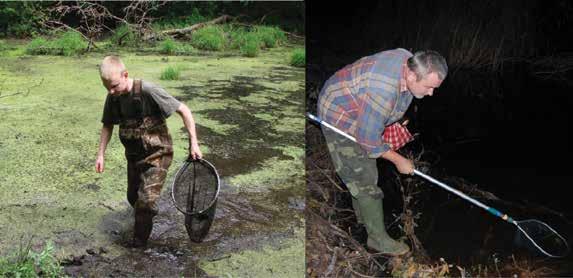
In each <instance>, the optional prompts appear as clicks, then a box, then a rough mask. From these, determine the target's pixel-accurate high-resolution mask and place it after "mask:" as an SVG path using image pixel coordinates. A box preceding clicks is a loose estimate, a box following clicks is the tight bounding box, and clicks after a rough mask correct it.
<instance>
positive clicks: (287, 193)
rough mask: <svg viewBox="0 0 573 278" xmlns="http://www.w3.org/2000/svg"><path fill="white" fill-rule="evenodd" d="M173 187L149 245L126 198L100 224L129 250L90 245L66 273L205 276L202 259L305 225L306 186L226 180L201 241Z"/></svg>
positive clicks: (275, 239) (275, 242)
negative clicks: (249, 189) (258, 188)
mask: <svg viewBox="0 0 573 278" xmlns="http://www.w3.org/2000/svg"><path fill="white" fill-rule="evenodd" d="M169 190H170V189H169V188H165V189H164V192H163V194H162V196H161V199H160V201H159V211H160V212H159V214H158V215H157V216H156V217H155V218H154V226H153V231H152V234H151V236H150V239H149V242H148V244H147V246H145V247H140V248H134V247H132V246H131V239H132V233H133V210H132V209H131V208H130V207H128V206H127V204H126V207H125V208H124V209H122V210H121V211H110V213H108V214H107V215H105V216H104V217H103V219H102V222H101V223H100V224H99V229H100V230H101V232H103V233H104V234H106V235H107V236H108V238H109V240H110V241H111V242H113V244H114V245H117V246H120V249H121V251H120V252H121V253H123V254H121V255H119V256H109V255H108V251H107V250H106V249H107V248H108V247H106V246H100V247H95V248H90V249H86V250H85V254H83V255H76V256H74V257H71V258H68V259H66V260H65V261H64V263H63V264H64V266H65V271H66V273H68V274H69V275H72V276H84V277H100V276H114V277H127V276H133V275H140V274H145V275H150V276H167V277H171V276H181V275H183V276H185V277H195V276H197V277H203V276H206V275H207V274H206V273H205V272H204V271H203V270H201V268H200V267H199V266H198V265H199V262H200V261H209V262H213V261H218V260H221V259H225V258H228V257H230V254H231V253H237V252H240V251H243V250H256V249H259V248H262V247H263V246H271V247H275V248H280V247H281V244H280V242H281V240H283V239H288V238H292V237H293V236H295V229H300V228H302V220H301V219H302V211H303V209H304V198H303V195H302V194H303V191H302V190H301V189H300V188H289V189H288V190H276V191H272V192H271V193H270V194H269V193H265V194H261V193H245V192H237V191H236V190H235V189H234V188H233V187H230V186H229V185H226V184H225V183H224V184H223V186H222V191H221V194H220V197H219V199H218V203H217V210H216V213H215V219H214V222H213V225H212V227H211V230H210V231H209V234H208V235H207V237H206V238H205V239H204V240H203V241H202V242H201V243H194V242H192V241H190V240H189V238H188V236H187V232H186V230H185V226H184V216H183V214H182V213H181V212H179V211H178V210H177V209H176V208H175V206H174V205H173V202H172V200H171V198H170V195H169V193H170V192H169ZM58 238H62V239H65V240H68V241H69V240H74V239H78V240H82V241H86V240H89V238H88V237H87V236H86V235H83V234H81V233H80V232H78V231H63V232H62V233H61V236H58ZM57 243H60V244H64V243H65V242H57Z"/></svg>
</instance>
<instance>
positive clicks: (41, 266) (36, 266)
mask: <svg viewBox="0 0 573 278" xmlns="http://www.w3.org/2000/svg"><path fill="white" fill-rule="evenodd" d="M53 253H54V246H53V244H52V243H51V242H48V243H47V244H46V246H45V247H44V249H43V250H42V251H41V252H40V253H36V252H34V251H32V250H31V248H30V244H28V245H27V246H25V247H20V250H18V251H17V253H16V254H14V255H12V256H10V257H7V258H0V277H38V276H40V275H41V276H42V277H64V273H63V268H62V267H61V266H60V264H59V262H58V260H57V259H56V258H55V257H54V256H53Z"/></svg>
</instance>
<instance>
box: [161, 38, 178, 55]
mask: <svg viewBox="0 0 573 278" xmlns="http://www.w3.org/2000/svg"><path fill="white" fill-rule="evenodd" d="M177 48H178V43H177V42H175V41H174V40H173V39H171V38H168V39H166V40H164V41H162V42H161V44H160V45H159V52H160V53H162V54H168V55H171V54H174V53H175V51H176V50H177Z"/></svg>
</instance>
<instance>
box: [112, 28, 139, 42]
mask: <svg viewBox="0 0 573 278" xmlns="http://www.w3.org/2000/svg"><path fill="white" fill-rule="evenodd" d="M110 41H111V43H112V44H114V45H118V46H137V45H138V43H139V36H138V35H137V34H136V32H134V31H133V30H131V29H130V28H129V27H128V26H127V25H125V24H123V25H121V26H119V27H118V28H116V29H115V32H114V33H113V35H112V36H111V37H110Z"/></svg>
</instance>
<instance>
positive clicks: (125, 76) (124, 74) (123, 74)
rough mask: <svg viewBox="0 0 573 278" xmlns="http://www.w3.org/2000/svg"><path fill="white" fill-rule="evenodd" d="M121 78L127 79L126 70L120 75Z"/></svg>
mask: <svg viewBox="0 0 573 278" xmlns="http://www.w3.org/2000/svg"><path fill="white" fill-rule="evenodd" d="M121 76H122V77H123V78H127V77H128V76H129V73H128V72H127V70H124V71H123V72H122V73H121Z"/></svg>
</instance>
